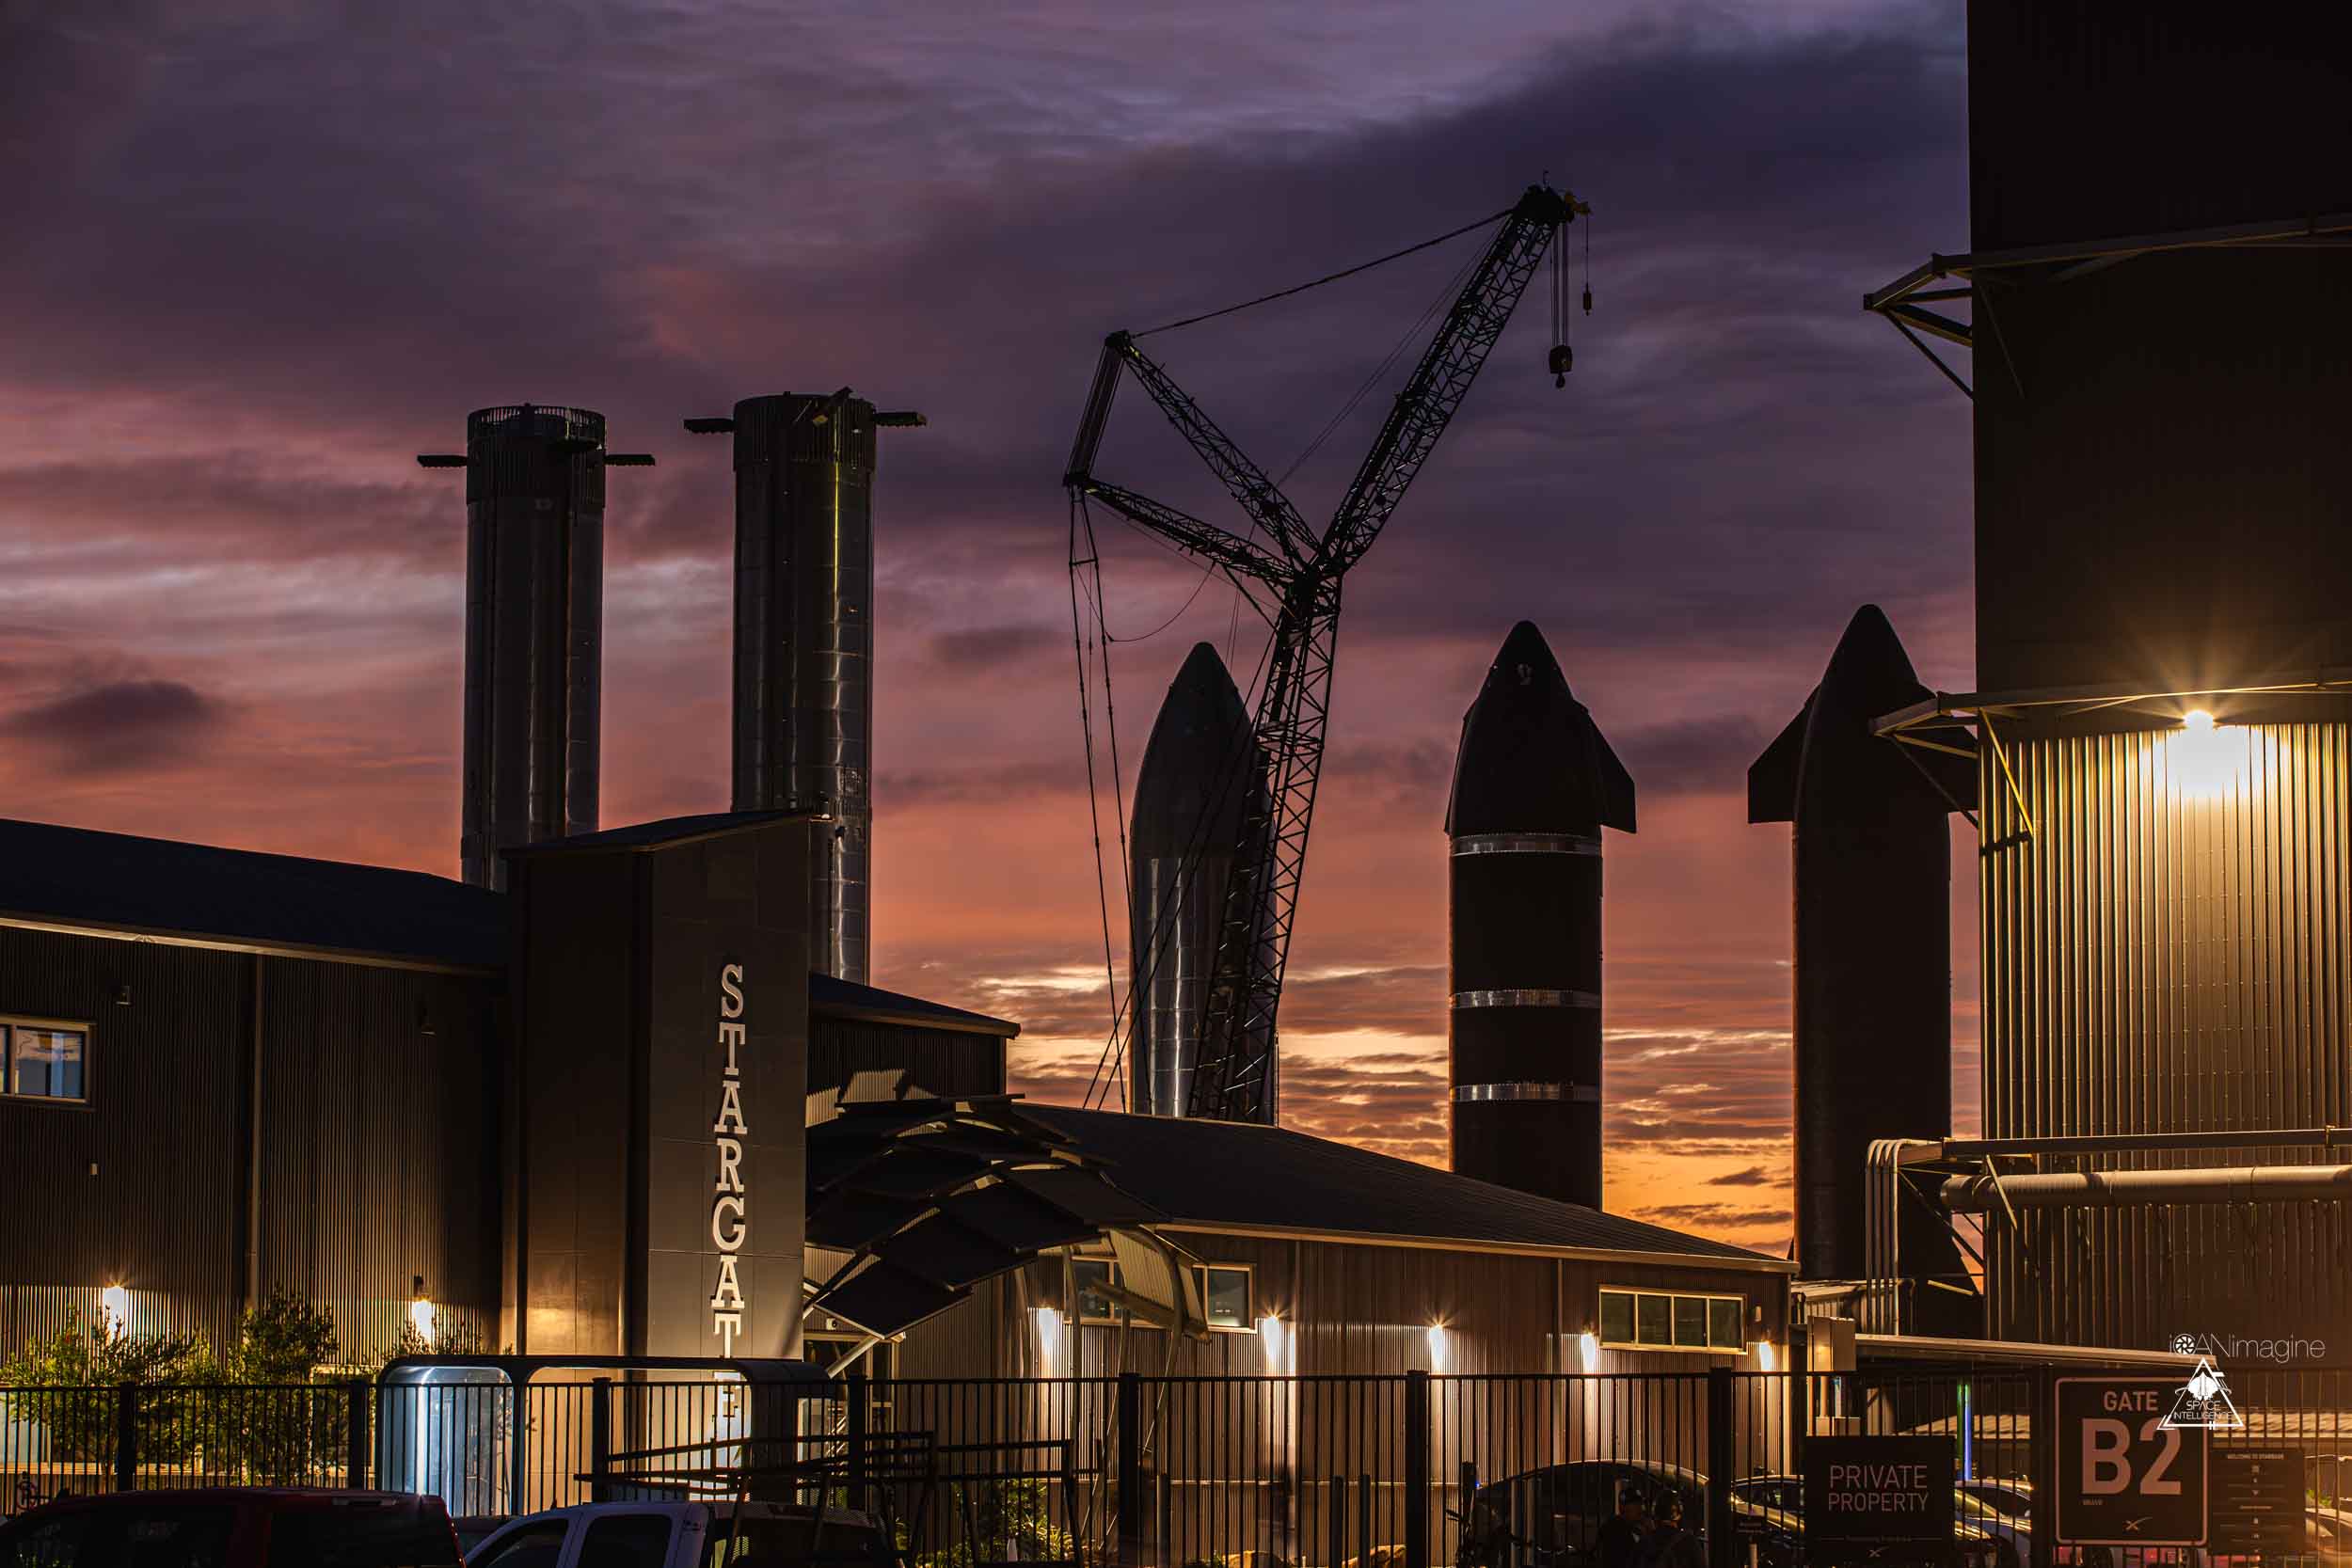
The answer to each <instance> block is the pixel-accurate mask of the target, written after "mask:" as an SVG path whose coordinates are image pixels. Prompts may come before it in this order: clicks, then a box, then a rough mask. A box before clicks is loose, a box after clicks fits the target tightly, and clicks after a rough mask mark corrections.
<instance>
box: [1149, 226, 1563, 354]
mask: <svg viewBox="0 0 2352 1568" xmlns="http://www.w3.org/2000/svg"><path fill="white" fill-rule="evenodd" d="M1515 211H1517V209H1516V208H1513V207H1505V208H1504V209H1502V211H1501V212H1500V213H1495V214H1490V215H1488V216H1486V217H1483V218H1480V219H1479V220H1478V221H1477V222H1475V223H1466V224H1464V225H1462V227H1461V228H1459V229H1449V230H1446V231H1445V232H1444V233H1442V234H1440V235H1438V237H1437V238H1436V239H1434V240H1423V241H1422V242H1421V244H1419V245H1406V247H1405V248H1404V249H1403V250H1391V252H1389V253H1388V254H1387V255H1386V256H1377V257H1375V258H1374V259H1373V260H1371V261H1359V262H1358V263H1357V264H1356V265H1354V266H1352V267H1344V268H1342V269H1341V270H1340V271H1338V272H1327V273H1325V274H1324V275H1323V276H1322V277H1316V278H1310V279H1309V280H1308V281H1306V282H1304V283H1294V284H1292V285H1291V286H1290V287H1289V288H1287V289H1277V290H1275V291H1274V292H1273V293H1270V294H1260V295H1259V296H1258V297H1257V298H1255V299H1245V300H1243V301H1242V302H1241V303H1240V304H1239V305H1228V306H1227V307H1225V309H1222V310H1203V311H1201V312H1200V314H1199V315H1197V316H1186V317H1185V318H1184V320H1182V321H1172V322H1164V323H1162V324H1161V325H1158V326H1149V327H1146V328H1144V329H1143V330H1142V331H1141V332H1130V333H1129V334H1127V336H1129V337H1130V338H1149V337H1152V336H1154V335H1156V334H1158V333H1162V332H1173V331H1175V330H1176V329H1177V328H1178V327H1180V326H1197V325H1200V323H1202V322H1208V321H1215V320H1216V319H1217V318H1218V317H1219V316H1230V315H1232V314H1233V313H1234V312H1235V311H1239V310H1248V309H1253V308H1255V307H1257V306H1260V305H1271V304H1273V303H1274V302H1275V301H1276V300H1278V299H1288V298H1290V296H1291V295H1293V294H1303V293H1306V292H1307V291H1308V290H1309V289H1320V288H1321V287H1323V286H1324V285H1325V284H1326V283H1337V282H1338V281H1339V280H1340V279H1341V278H1343V277H1355V276H1356V275H1357V274H1358V273H1359V272H1370V271H1371V270H1372V269H1373V268H1375V267H1380V266H1386V265H1388V264H1389V263H1390V262H1391V261H1403V260H1404V259H1405V258H1406V257H1407V256H1410V255H1413V254H1415V253H1416V252H1418V251H1423V250H1427V249H1428V248H1429V247H1430V246H1431V245H1443V244H1445V243H1446V241H1448V240H1455V239H1459V238H1461V237H1462V236H1463V235H1465V234H1467V233H1469V232H1470V231H1471V230H1474V229H1484V228H1486V226H1487V225H1488V224H1490V223H1501V222H1502V220H1503V219H1504V218H1507V217H1509V216H1510V215H1511V214H1512V213H1514V212H1515Z"/></svg>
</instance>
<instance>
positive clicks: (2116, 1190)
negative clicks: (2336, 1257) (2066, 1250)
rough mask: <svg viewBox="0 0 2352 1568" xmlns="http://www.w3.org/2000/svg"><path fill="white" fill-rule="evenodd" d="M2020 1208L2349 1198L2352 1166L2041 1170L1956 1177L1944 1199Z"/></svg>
mask: <svg viewBox="0 0 2352 1568" xmlns="http://www.w3.org/2000/svg"><path fill="white" fill-rule="evenodd" d="M2004 1194H2006V1195H2007V1196H2008V1199H2009V1202H2010V1204H2011V1205H2013V1206H2014V1207H2016V1208H2020V1209H2056V1208H2083V1209H2121V1208H2127V1207H2132V1206H2136V1205H2142V1204H2157V1203H2281V1202H2288V1201H2292V1200H2299V1199H2306V1198H2344V1197H2352V1165H2213V1166H2207V1167H2204V1168H2202V1169H2198V1170H2106V1171H2082V1172H2078V1173H2074V1174H2053V1175H2042V1176H2004V1177H2002V1178H2000V1179H1999V1185H1998V1187H1997V1188H1996V1187H1995V1185H1994V1179H1993V1178H1991V1177H1989V1176H1955V1177H1952V1178H1950V1179H1948V1180H1946V1181H1945V1183H1944V1206H1945V1207H1946V1208H1947V1209H1949V1210H1950V1211H1951V1212H1953V1213H1955V1214H1982V1213H1989V1212H1993V1211H1994V1209H1996V1208H1998V1207H1999V1206H2000V1203H2001V1198H2002V1196H2003V1195H2004Z"/></svg>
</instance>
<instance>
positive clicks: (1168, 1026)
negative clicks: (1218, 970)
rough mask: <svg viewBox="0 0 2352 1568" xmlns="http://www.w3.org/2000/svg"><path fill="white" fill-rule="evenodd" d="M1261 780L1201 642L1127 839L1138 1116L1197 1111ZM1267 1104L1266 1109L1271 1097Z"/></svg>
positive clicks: (1155, 748)
mask: <svg viewBox="0 0 2352 1568" xmlns="http://www.w3.org/2000/svg"><path fill="white" fill-rule="evenodd" d="M1261 777H1262V769H1261V768H1259V766H1258V752H1257V746H1256V741H1255V737H1254V734H1253V731H1252V727H1251V724H1250V721H1249V713H1248V709H1247V708H1245V707H1244V706H1243V705H1242V700H1241V693H1240V691H1239V690H1237V689H1235V688H1234V686H1233V677H1232V674H1231V673H1228V672H1227V670H1226V668H1225V661H1224V660H1223V659H1221V658H1219V657H1217V655H1216V648H1214V647H1212V646H1211V645H1210V644H1208V643H1206V642H1201V643H1197V644H1195V645H1194V647H1193V650H1192V652H1191V654H1190V655H1189V656H1187V657H1185V659H1184V668H1183V669H1181V670H1179V671H1178V672H1177V673H1176V679H1175V680H1174V681H1173V682H1171V683H1170V684H1169V686H1168V696H1167V697H1166V698H1165V699H1164V700H1163V701H1162V702H1161V704H1160V713H1159V717H1158V719H1156V720H1154V721H1152V738H1151V739H1150V740H1149V741H1148V742H1146V743H1145V746H1144V749H1143V767H1142V769H1141V771H1140V772H1139V773H1138V774H1137V775H1136V804H1135V810H1134V812H1133V813H1132V816H1133V823H1132V826H1131V827H1130V828H1129V831H1128V846H1127V847H1128V898H1127V908H1128V919H1129V942H1128V954H1127V964H1128V986H1129V990H1128V995H1129V997H1130V1003H1129V1005H1130V1006H1132V1007H1133V1008H1134V1011H1135V1017H1134V1027H1133V1030H1132V1033H1131V1036H1130V1039H1129V1043H1128V1051H1127V1085H1128V1087H1127V1108H1128V1109H1129V1110H1130V1111H1135V1112H1138V1113H1140V1114H1143V1115H1146V1116H1160V1117H1181V1116H1184V1114H1185V1113H1186V1111H1187V1109H1188V1107H1189V1102H1190V1099H1191V1095H1192V1077H1193V1071H1194V1069H1196V1068H1197V1067H1198V1066H1199V1065H1200V1037H1201V1028H1202V1024H1203V1022H1204V1019H1205V1016H1206V1013H1207V1010H1208V998H1209V977H1210V974H1211V973H1212V971H1213V970H1214V969H1215V967H1216V949H1217V942H1218V939H1219V936H1220V934H1221V932H1222V929H1223V925H1224V916H1225V890H1226V883H1227V880H1228V879H1229V877H1230V876H1231V874H1232V867H1233V855H1234V851H1235V850H1236V848H1237V847H1239V844H1240V841H1241V831H1242V823H1243V819H1244V817H1245V816H1246V815H1247V813H1248V806H1249V803H1250V801H1251V800H1253V799H1254V798H1255V796H1256V792H1257V791H1258V790H1259V789H1260V788H1261V784H1260V780H1261ZM1266 1100H1267V1101H1268V1104H1269V1107H1270V1106H1271V1104H1272V1101H1273V1100H1274V1096H1273V1095H1272V1094H1269V1095H1267V1096H1266ZM1267 1119H1268V1120H1271V1119H1272V1113H1271V1110H1270V1109H1269V1112H1268V1117H1267Z"/></svg>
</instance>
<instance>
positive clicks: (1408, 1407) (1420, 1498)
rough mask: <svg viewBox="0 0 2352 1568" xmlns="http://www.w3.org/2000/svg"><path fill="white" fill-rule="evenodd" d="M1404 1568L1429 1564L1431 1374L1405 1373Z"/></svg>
mask: <svg viewBox="0 0 2352 1568" xmlns="http://www.w3.org/2000/svg"><path fill="white" fill-rule="evenodd" d="M1405 1568H1429V1374H1428V1373H1427V1372H1424V1371H1419V1370H1415V1371H1409V1372H1406V1374H1405Z"/></svg>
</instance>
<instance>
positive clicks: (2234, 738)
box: [2166, 707, 2247, 797]
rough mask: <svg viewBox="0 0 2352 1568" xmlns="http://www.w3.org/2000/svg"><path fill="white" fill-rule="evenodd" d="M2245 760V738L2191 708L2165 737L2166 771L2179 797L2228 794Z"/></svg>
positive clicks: (2195, 708)
mask: <svg viewBox="0 0 2352 1568" xmlns="http://www.w3.org/2000/svg"><path fill="white" fill-rule="evenodd" d="M2246 761H2247V749H2246V736H2245V733H2244V732H2243V731H2240V730H2237V729H2236V728H2235V726H2227V725H2221V724H2217V723H2216V722H2215V721H2214V717H2213V715H2212V714H2210V713H2208V712H2206V711H2205V710H2204V709H2203V708H2201V707H2193V708H2191V709H2189V710H2188V711H2187V712H2186V713H2184V714H2182V715H2181V727H2180V728H2179V729H2178V730H2175V731H2173V732H2172V733H2171V735H2170V736H2169V737H2168V738H2167V745H2166V762H2167V764H2168V768H2167V771H2168V772H2169V774H2170V775H2171V781H2172V785H2173V787H2174V788H2175V789H2177V790H2178V791H2179V792H2180V793H2181V794H2183V795H2187V796H2202V797H2211V796H2216V795H2225V794H2227V793H2229V791H2230V789H2231V788H2232V786H2233V785H2234V784H2237V783H2238V779H2239V775H2240V773H2241V772H2242V771H2243V769H2244V767H2245V764H2246Z"/></svg>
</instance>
